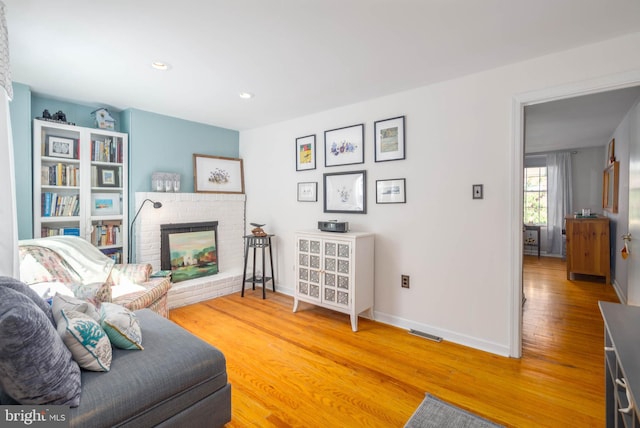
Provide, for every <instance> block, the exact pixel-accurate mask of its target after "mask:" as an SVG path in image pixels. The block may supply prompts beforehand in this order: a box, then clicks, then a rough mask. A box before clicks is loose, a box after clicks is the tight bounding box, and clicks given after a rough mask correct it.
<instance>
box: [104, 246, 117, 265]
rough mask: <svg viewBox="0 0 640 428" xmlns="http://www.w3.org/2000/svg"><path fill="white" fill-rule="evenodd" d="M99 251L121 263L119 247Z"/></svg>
mask: <svg viewBox="0 0 640 428" xmlns="http://www.w3.org/2000/svg"><path fill="white" fill-rule="evenodd" d="M101 251H102V253H103V254H104V255H106V256H107V257H110V258H111V259H113V261H114V262H116V263H118V264H120V263H122V250H121V249H120V248H107V249H103V250H101Z"/></svg>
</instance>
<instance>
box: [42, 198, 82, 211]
mask: <svg viewBox="0 0 640 428" xmlns="http://www.w3.org/2000/svg"><path fill="white" fill-rule="evenodd" d="M79 199H80V197H79V195H78V194H75V195H59V194H57V193H55V192H43V193H42V216H43V217H62V216H77V215H78V214H79V213H80V204H79Z"/></svg>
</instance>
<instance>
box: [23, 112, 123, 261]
mask: <svg viewBox="0 0 640 428" xmlns="http://www.w3.org/2000/svg"><path fill="white" fill-rule="evenodd" d="M127 146H128V135H127V134H125V133H121V132H115V131H110V130H105V129H96V128H83V127H79V126H73V125H68V124H64V123H57V122H50V121H45V120H38V119H36V120H34V123H33V236H34V238H39V237H44V236H50V235H76V236H80V237H81V238H83V239H86V240H87V241H89V242H91V243H92V244H93V245H95V246H96V247H98V248H99V249H100V250H101V251H102V252H104V253H105V254H107V255H109V256H110V257H112V258H113V259H114V260H116V262H118V263H124V262H126V260H127V248H128V236H127V231H128V219H127V213H128V209H127V203H128V194H127V188H128V186H127V183H128V171H127V165H128V161H127V153H128V149H127Z"/></svg>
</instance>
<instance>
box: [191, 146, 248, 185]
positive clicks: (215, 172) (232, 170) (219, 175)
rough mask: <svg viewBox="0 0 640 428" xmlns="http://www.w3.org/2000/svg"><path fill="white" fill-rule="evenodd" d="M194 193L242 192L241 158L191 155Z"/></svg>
mask: <svg viewBox="0 0 640 428" xmlns="http://www.w3.org/2000/svg"><path fill="white" fill-rule="evenodd" d="M193 186H194V189H195V192H196V193H244V176H243V169H242V159H236V158H225V157H220V156H209V155H201V154H194V155H193Z"/></svg>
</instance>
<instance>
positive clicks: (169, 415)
mask: <svg viewBox="0 0 640 428" xmlns="http://www.w3.org/2000/svg"><path fill="white" fill-rule="evenodd" d="M135 314H136V317H137V319H138V322H139V325H140V329H141V336H142V345H143V347H144V349H143V350H123V349H118V348H116V347H113V348H112V360H111V367H110V370H109V371H107V372H94V371H87V370H84V369H83V370H80V369H79V367H78V365H77V364H75V363H74V362H72V361H71V353H70V352H69V350H68V349H66V347H65V345H64V344H63V343H62V339H60V337H58V333H57V332H56V330H55V328H54V326H53V325H52V322H53V319H52V317H51V308H50V307H49V306H48V304H47V303H45V301H44V300H42V299H41V298H40V297H39V296H38V295H37V294H35V293H34V292H33V291H32V290H30V289H29V288H28V287H27V286H26V285H24V284H23V283H21V282H19V281H15V280H12V279H11V278H6V277H0V341H1V342H2V343H3V344H4V345H6V346H3V347H0V405H12V404H19V403H25V406H29V405H35V404H63V405H64V404H67V405H69V406H71V407H70V408H69V419H68V420H69V424H70V426H71V427H82V428H86V427H152V426H160V427H184V426H189V427H205V426H206V427H220V426H223V425H224V424H226V423H227V422H229V421H230V420H231V386H230V385H229V383H228V382H227V372H226V361H225V357H224V355H223V354H222V353H221V352H220V351H219V350H218V349H216V348H214V347H213V346H211V345H209V344H208V343H206V342H204V341H202V340H200V339H199V338H197V337H196V336H194V335H192V334H191V333H189V332H188V331H186V330H184V329H183V328H181V327H180V326H178V325H176V324H174V323H173V322H171V321H169V320H168V319H166V318H163V317H162V316H160V315H158V314H157V313H155V312H153V311H152V310H150V309H141V310H138V311H135ZM45 344H46V345H45ZM45 388H46V391H45ZM3 389H4V390H5V391H3ZM9 391H13V392H12V394H9ZM34 391H37V392H34ZM37 394H42V395H37ZM20 395H21V398H19V396H20ZM12 397H13V398H17V400H18V401H15V400H14V399H13V398H12ZM78 400H79V401H78ZM78 402H79V404H78ZM73 406H75V407H73ZM25 408H26V407H25Z"/></svg>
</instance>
